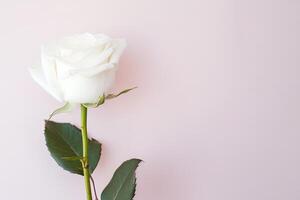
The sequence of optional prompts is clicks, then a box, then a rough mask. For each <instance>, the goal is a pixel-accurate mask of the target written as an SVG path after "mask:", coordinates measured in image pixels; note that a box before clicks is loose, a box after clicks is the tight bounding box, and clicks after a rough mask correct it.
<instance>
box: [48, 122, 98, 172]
mask: <svg viewBox="0 0 300 200" xmlns="http://www.w3.org/2000/svg"><path fill="white" fill-rule="evenodd" d="M44 134H45V139H46V145H47V147H48V150H49V152H50V153H51V156H52V158H53V159H54V160H55V161H56V163H57V164H58V165H59V166H61V167H62V168H63V169H65V170H67V171H69V172H71V173H74V174H79V175H83V168H82V160H83V154H82V137H81V130H80V129H79V128H77V127H76V126H74V125H72V124H70V123H57V122H54V121H49V120H48V121H46V123H45V132H44ZM100 156H101V144H100V143H99V142H98V141H97V140H95V139H89V170H90V173H91V174H92V173H93V171H94V170H95V168H96V167H97V164H98V162H99V160H100Z"/></svg>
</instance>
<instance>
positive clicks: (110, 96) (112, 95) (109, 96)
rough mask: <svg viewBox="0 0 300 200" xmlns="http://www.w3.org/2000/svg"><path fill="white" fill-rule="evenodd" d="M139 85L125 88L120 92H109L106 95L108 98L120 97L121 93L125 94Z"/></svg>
mask: <svg viewBox="0 0 300 200" xmlns="http://www.w3.org/2000/svg"><path fill="white" fill-rule="evenodd" d="M136 88H137V87H133V88H129V89H126V90H123V91H122V92H119V93H118V94H108V95H106V97H105V98H106V99H113V98H116V97H118V96H120V95H122V94H125V93H127V92H129V91H131V90H134V89H136Z"/></svg>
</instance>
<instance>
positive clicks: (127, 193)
mask: <svg viewBox="0 0 300 200" xmlns="http://www.w3.org/2000/svg"><path fill="white" fill-rule="evenodd" d="M141 161H142V160H140V159H131V160H127V161H125V162H124V163H123V164H122V165H121V166H120V167H119V168H118V169H117V170H116V171H115V173H114V175H113V177H112V179H111V181H110V182H109V184H108V185H107V186H106V187H105V189H104V190H103V192H102V194H101V200H132V199H133V197H134V195H135V189H136V176H135V170H136V168H137V167H138V165H139V163H140V162H141Z"/></svg>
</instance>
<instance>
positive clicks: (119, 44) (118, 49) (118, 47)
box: [110, 39, 127, 64]
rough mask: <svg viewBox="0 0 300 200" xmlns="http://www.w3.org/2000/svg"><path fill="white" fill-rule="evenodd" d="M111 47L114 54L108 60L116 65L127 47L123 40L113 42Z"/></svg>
mask: <svg viewBox="0 0 300 200" xmlns="http://www.w3.org/2000/svg"><path fill="white" fill-rule="evenodd" d="M112 45H113V48H114V53H113V55H112V56H111V58H110V63H115V64H117V63H118V62H119V59H120V57H121V55H122V53H123V51H124V50H125V48H126V46H127V44H126V40H124V39H116V40H113V42H112Z"/></svg>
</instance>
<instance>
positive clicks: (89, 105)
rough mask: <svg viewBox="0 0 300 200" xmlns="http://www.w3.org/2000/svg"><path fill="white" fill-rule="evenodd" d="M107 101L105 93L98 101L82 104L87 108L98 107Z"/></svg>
mask: <svg viewBox="0 0 300 200" xmlns="http://www.w3.org/2000/svg"><path fill="white" fill-rule="evenodd" d="M104 102H105V94H103V95H102V96H101V97H99V99H98V101H97V103H84V104H82V105H83V106H84V107H86V108H97V107H99V106H100V105H102V104H104Z"/></svg>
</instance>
